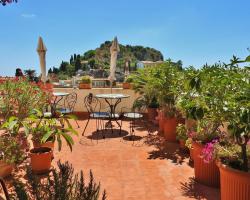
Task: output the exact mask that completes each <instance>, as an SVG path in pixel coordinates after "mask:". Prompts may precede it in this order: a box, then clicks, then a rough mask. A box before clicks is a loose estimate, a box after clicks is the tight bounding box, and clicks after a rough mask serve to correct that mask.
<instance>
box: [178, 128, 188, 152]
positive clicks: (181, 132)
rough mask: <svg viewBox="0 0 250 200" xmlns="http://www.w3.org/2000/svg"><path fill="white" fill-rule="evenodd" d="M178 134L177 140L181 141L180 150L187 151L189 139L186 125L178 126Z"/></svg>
mask: <svg viewBox="0 0 250 200" xmlns="http://www.w3.org/2000/svg"><path fill="white" fill-rule="evenodd" d="M176 132H177V137H176V139H177V140H178V141H179V144H180V148H181V149H182V150H185V149H186V141H187V139H188V135H187V129H186V127H185V125H184V124H178V126H177V128H176Z"/></svg>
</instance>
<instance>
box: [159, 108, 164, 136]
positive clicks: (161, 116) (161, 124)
mask: <svg viewBox="0 0 250 200" xmlns="http://www.w3.org/2000/svg"><path fill="white" fill-rule="evenodd" d="M158 121H159V133H163V131H164V113H163V111H161V110H158Z"/></svg>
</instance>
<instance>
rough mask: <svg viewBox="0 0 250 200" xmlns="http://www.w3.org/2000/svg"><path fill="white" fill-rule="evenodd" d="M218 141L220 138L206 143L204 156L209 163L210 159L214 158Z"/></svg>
mask: <svg viewBox="0 0 250 200" xmlns="http://www.w3.org/2000/svg"><path fill="white" fill-rule="evenodd" d="M217 143H218V139H215V140H212V141H211V142H209V143H207V144H206V145H205V147H204V148H203V150H202V157H203V160H204V162H206V163H209V162H210V161H212V160H214V156H215V153H214V152H215V146H216V144H217Z"/></svg>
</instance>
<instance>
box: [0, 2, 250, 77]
mask: <svg viewBox="0 0 250 200" xmlns="http://www.w3.org/2000/svg"><path fill="white" fill-rule="evenodd" d="M71 2H72V3H71ZM249 8H250V1H249V0H237V1H236V0H234V1H233V0H207V1H200V0H188V1H187V0H178V1H177V0H74V1H66V0H61V1H59V0H53V1H52V0H40V1H38V0H19V2H18V3H17V4H12V5H8V6H5V7H3V6H0V27H1V28H0V75H13V74H14V71H15V68H16V67H21V68H22V69H27V68H34V69H36V70H37V71H38V72H39V60H38V56H37V53H36V47H37V41H38V37H39V36H42V37H43V39H44V42H45V44H46V46H47V49H48V52H47V67H51V66H58V65H59V64H60V62H61V61H62V60H69V57H70V55H71V54H73V53H79V54H83V53H84V52H85V51H86V50H89V49H95V48H96V47H98V46H99V45H100V44H101V43H102V42H104V41H106V40H112V39H113V37H114V36H117V37H118V40H119V42H120V43H122V44H131V45H143V46H149V47H153V48H156V49H158V50H160V51H161V52H162V53H163V54H164V57H165V59H167V58H172V59H173V60H182V61H183V63H184V66H189V65H193V66H195V67H200V66H201V65H203V64H205V63H209V64H212V63H214V62H216V61H219V60H220V61H224V62H228V60H229V59H230V58H231V57H232V55H233V54H234V55H237V56H239V57H241V58H244V57H246V56H247V55H248V54H249V52H248V51H247V48H248V47H250V12H249Z"/></svg>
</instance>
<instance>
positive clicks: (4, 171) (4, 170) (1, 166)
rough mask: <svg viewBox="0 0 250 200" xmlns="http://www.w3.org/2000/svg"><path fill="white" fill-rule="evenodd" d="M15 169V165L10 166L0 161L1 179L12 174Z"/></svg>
mask: <svg viewBox="0 0 250 200" xmlns="http://www.w3.org/2000/svg"><path fill="white" fill-rule="evenodd" d="M13 169H14V165H13V164H8V163H6V162H4V161H3V160H0V177H2V178H5V177H7V176H9V175H10V174H11V172H12V171H13Z"/></svg>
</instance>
